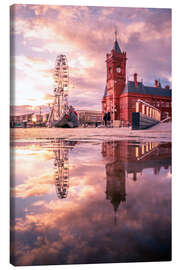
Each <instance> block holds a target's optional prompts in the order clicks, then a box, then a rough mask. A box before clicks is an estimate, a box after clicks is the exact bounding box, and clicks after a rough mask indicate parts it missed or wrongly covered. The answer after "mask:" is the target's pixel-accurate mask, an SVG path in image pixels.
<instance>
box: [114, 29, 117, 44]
mask: <svg viewBox="0 0 180 270" xmlns="http://www.w3.org/2000/svg"><path fill="white" fill-rule="evenodd" d="M114 35H115V42H116V41H117V29H115V31H114Z"/></svg>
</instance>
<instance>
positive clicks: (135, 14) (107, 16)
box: [10, 5, 172, 113]
mask: <svg viewBox="0 0 180 270" xmlns="http://www.w3.org/2000/svg"><path fill="white" fill-rule="evenodd" d="M115 30H117V32H118V43H119V46H120V48H121V50H122V51H126V53H127V58H128V61H127V78H128V79H129V80H131V79H132V75H133V73H134V72H137V73H138V80H139V81H140V80H142V79H143V83H144V84H146V85H153V84H154V80H155V79H160V81H161V84H162V86H165V85H166V84H169V85H170V86H171V83H172V78H171V9H157V8H153V9H152V8H150V9H148V8H120V7H119V8H118V7H92V6H91V7H89V6H88V7H87V6H55V5H52V6H51V5H49V6H48V5H14V6H12V7H11V30H10V36H11V105H15V110H14V112H15V113H27V112H32V111H38V110H39V108H40V107H41V110H42V111H44V112H45V111H48V104H49V103H51V102H52V101H53V71H54V65H55V60H56V57H57V55H59V54H66V57H67V60H68V65H69V79H70V85H69V103H70V104H71V105H73V106H74V107H75V108H76V109H90V110H101V99H102V96H103V93H104V88H105V85H106V63H105V60H106V53H109V52H110V51H111V50H112V48H113V43H114V32H115Z"/></svg>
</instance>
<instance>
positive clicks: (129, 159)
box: [102, 141, 171, 224]
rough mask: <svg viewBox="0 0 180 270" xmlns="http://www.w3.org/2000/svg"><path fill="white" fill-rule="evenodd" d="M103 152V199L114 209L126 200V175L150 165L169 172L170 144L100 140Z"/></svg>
mask: <svg viewBox="0 0 180 270" xmlns="http://www.w3.org/2000/svg"><path fill="white" fill-rule="evenodd" d="M102 155H103V157H104V159H105V160H106V162H107V163H106V166H105V168H106V199H107V200H110V202H111V204H112V205H113V208H114V223H115V224H116V222H117V218H116V212H117V210H118V207H119V205H120V203H121V202H125V201H126V175H128V174H132V175H133V180H134V181H136V180H137V174H138V173H142V171H143V170H144V169H147V168H153V172H154V174H155V175H156V174H159V172H160V169H161V167H164V168H165V169H169V168H170V171H171V143H170V142H169V143H163V144H160V143H157V142H143V143H137V142H130V141H126V142H124V141H110V142H104V143H102Z"/></svg>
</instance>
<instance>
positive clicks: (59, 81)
mask: <svg viewBox="0 0 180 270" xmlns="http://www.w3.org/2000/svg"><path fill="white" fill-rule="evenodd" d="M53 77H54V102H53V104H52V108H51V112H50V114H49V119H48V126H52V123H53V122H54V121H57V120H60V119H61V118H62V117H63V116H64V114H66V113H67V112H68V110H69V106H68V88H69V67H68V62H67V58H66V55H64V54H60V55H58V56H57V57H56V62H55V68H54V76H53Z"/></svg>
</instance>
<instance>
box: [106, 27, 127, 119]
mask: <svg viewBox="0 0 180 270" xmlns="http://www.w3.org/2000/svg"><path fill="white" fill-rule="evenodd" d="M126 60H127V58H126V52H122V51H121V49H120V47H119V44H118V41H117V32H115V41H114V46H113V49H112V50H111V53H108V54H107V55H106V67H107V80H106V97H105V96H104V102H103V108H102V109H103V112H105V111H106V112H108V111H109V112H110V113H111V120H119V119H120V111H119V105H120V95H121V93H122V91H123V89H124V87H125V83H126Z"/></svg>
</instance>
